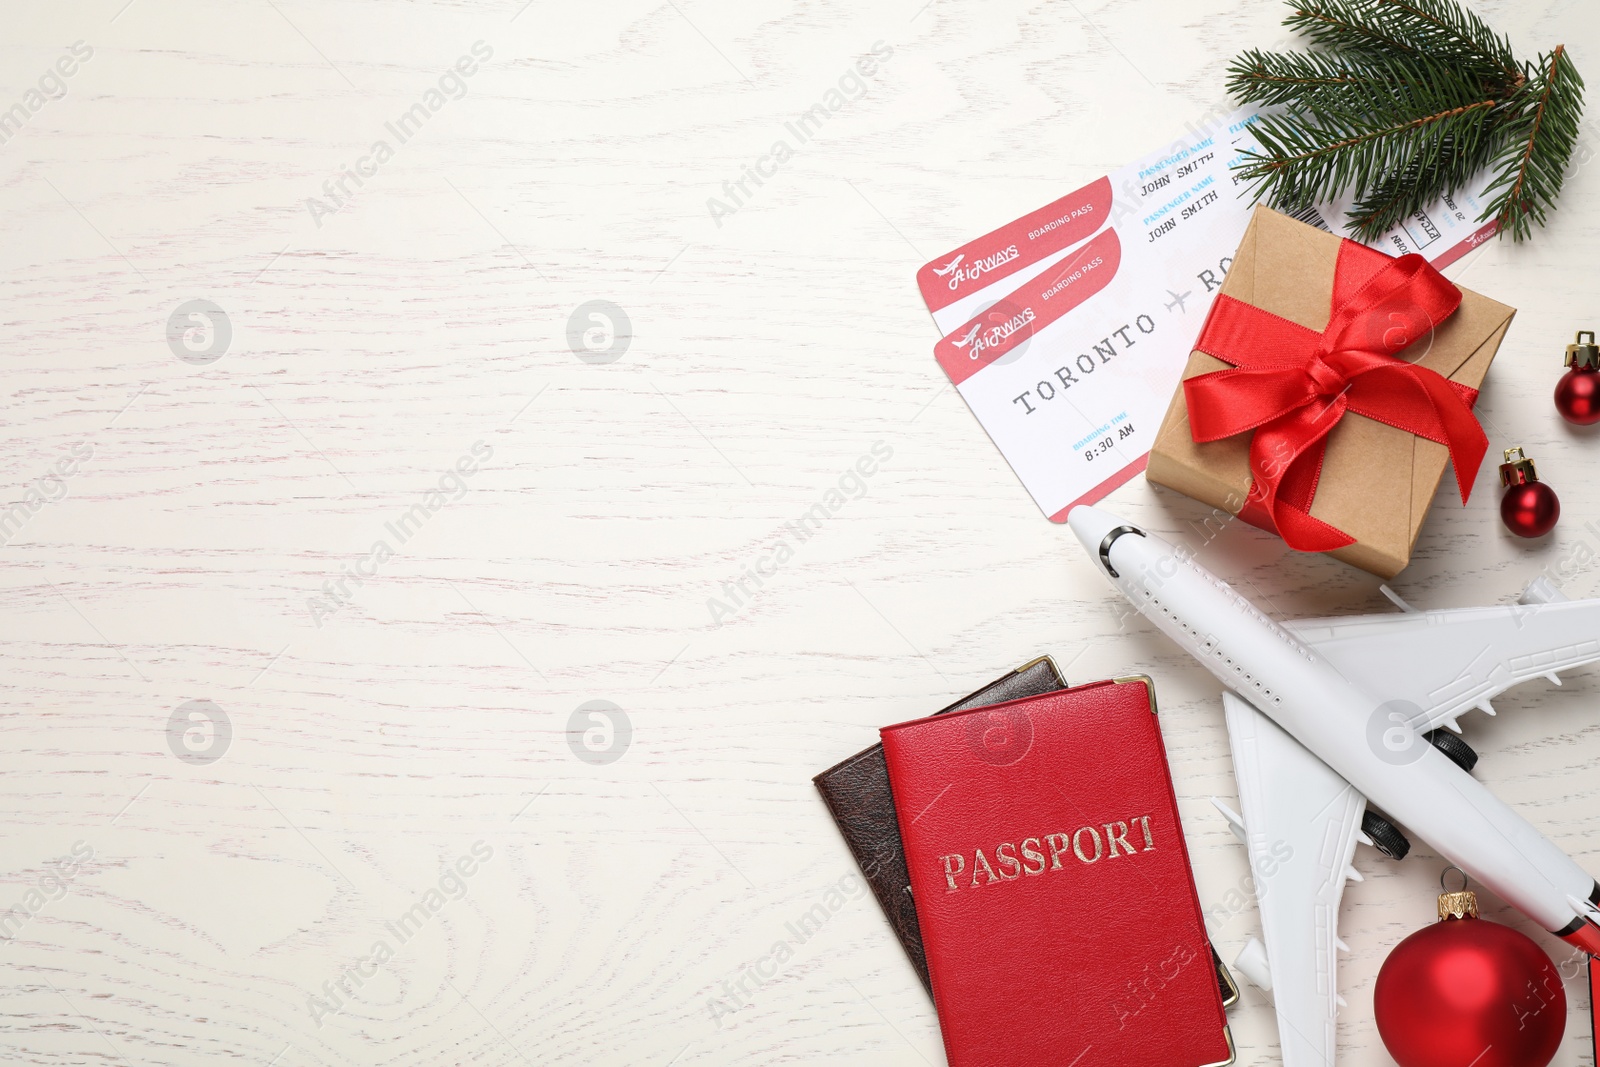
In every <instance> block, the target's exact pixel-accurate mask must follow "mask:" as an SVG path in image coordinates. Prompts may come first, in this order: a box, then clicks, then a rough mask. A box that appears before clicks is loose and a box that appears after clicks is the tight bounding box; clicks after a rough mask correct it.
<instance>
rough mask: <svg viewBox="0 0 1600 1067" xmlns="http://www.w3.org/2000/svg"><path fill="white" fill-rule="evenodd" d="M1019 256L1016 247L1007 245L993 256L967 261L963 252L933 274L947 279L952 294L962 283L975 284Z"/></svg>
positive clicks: (936, 268)
mask: <svg viewBox="0 0 1600 1067" xmlns="http://www.w3.org/2000/svg"><path fill="white" fill-rule="evenodd" d="M1021 256H1022V253H1021V252H1019V251H1017V246H1016V245H1007V246H1006V247H1004V248H1002V249H1001V250H1000V251H998V252H996V253H994V254H993V255H989V256H979V257H978V258H977V259H967V254H966V253H965V252H963V253H961V254H960V255H958V256H956V258H954V259H952V260H951V261H950V262H948V263H946V264H945V265H944V266H942V267H934V268H933V273H934V274H937V275H938V276H939V277H941V278H949V279H950V281H949V286H950V289H951V291H952V292H953V291H954V290H956V289H959V288H960V287H961V283H962V282H975V281H977V280H978V279H979V278H981V277H983V276H984V275H985V274H988V273H989V272H990V271H992V270H995V269H996V268H998V267H1003V266H1005V265H1006V264H1007V263H1010V262H1011V261H1012V260H1014V259H1019V258H1021Z"/></svg>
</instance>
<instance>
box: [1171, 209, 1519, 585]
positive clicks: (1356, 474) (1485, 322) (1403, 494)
mask: <svg viewBox="0 0 1600 1067" xmlns="http://www.w3.org/2000/svg"><path fill="white" fill-rule="evenodd" d="M1341 244H1342V242H1341V239H1340V238H1339V237H1337V236H1335V235H1334V234H1331V233H1328V232H1326V231H1324V230H1320V229H1317V228H1316V227H1313V226H1308V225H1306V224H1304V223H1301V222H1297V221H1295V220H1294V219H1291V218H1288V217H1286V216H1284V215H1280V214H1278V213H1277V212H1275V211H1271V210H1269V209H1267V208H1264V207H1258V208H1256V210H1255V213H1254V215H1253V216H1252V218H1251V220H1250V224H1249V227H1248V228H1247V229H1246V230H1245V234H1244V238H1243V240H1242V241H1241V242H1240V244H1239V250H1238V252H1237V254H1236V255H1235V256H1234V259H1233V263H1232V265H1231V266H1230V267H1229V270H1228V274H1227V277H1226V278H1225V279H1224V280H1223V283H1222V287H1221V289H1220V291H1219V295H1224V294H1225V295H1227V296H1230V297H1232V298H1233V299H1235V300H1238V301H1242V302H1244V303H1246V304H1249V305H1252V306H1253V307H1255V308H1259V309H1261V310H1263V311H1266V312H1270V313H1272V314H1273V315H1276V316H1279V317H1281V318H1283V319H1288V320H1290V322H1292V323H1296V324H1298V325H1299V326H1302V327H1306V328H1308V329H1310V330H1314V331H1318V332H1321V331H1324V330H1326V329H1327V328H1328V326H1329V319H1330V315H1331V301H1332V298H1333V293H1334V284H1335V268H1336V266H1337V265H1338V264H1339V262H1340V254H1341V253H1340V249H1341ZM1352 254H1354V253H1352ZM1460 293H1461V302H1460V305H1459V307H1457V308H1456V310H1455V312H1454V313H1453V314H1448V316H1447V317H1445V318H1444V319H1443V320H1442V321H1440V322H1437V323H1436V324H1435V325H1434V328H1433V329H1432V330H1431V331H1429V332H1427V333H1426V334H1424V335H1422V336H1420V337H1418V338H1417V340H1415V341H1414V342H1413V343H1411V344H1410V345H1409V346H1407V347H1405V348H1403V349H1401V350H1400V351H1399V352H1398V353H1396V354H1395V358H1398V359H1402V360H1405V361H1407V362H1411V363H1414V364H1415V365H1416V366H1418V367H1425V368H1428V369H1431V370H1433V371H1436V372H1438V374H1440V375H1442V376H1444V377H1445V378H1448V379H1450V380H1451V381H1452V382H1455V383H1458V384H1459V385H1460V386H1465V387H1468V388H1470V389H1472V390H1476V389H1477V388H1478V386H1479V385H1481V383H1482V382H1483V378H1484V375H1485V374H1486V373H1487V372H1488V370H1489V364H1490V362H1492V361H1493V359H1494V356H1495V352H1496V350H1497V349H1498V348H1499V347H1500V342H1501V340H1502V339H1503V338H1504V337H1505V333H1506V329H1507V328H1508V327H1509V326H1510V325H1511V318H1512V316H1513V315H1515V314H1516V311H1515V309H1513V308H1510V307H1507V306H1506V305H1504V304H1501V303H1498V302H1497V301H1494V300H1490V299H1489V298H1488V297H1485V296H1481V295H1479V294H1477V293H1474V292H1472V291H1470V290H1467V289H1461V290H1460ZM1216 314H1217V308H1216V307H1213V309H1212V315H1216ZM1291 329H1292V328H1291ZM1204 336H1205V333H1204V332H1203V333H1202V338H1204ZM1199 343H1202V342H1197V344H1199ZM1211 347H1216V346H1215V345H1212V346H1211ZM1231 365H1232V364H1230V363H1228V362H1225V361H1223V360H1221V359H1218V358H1216V357H1215V356H1212V355H1207V354H1206V353H1205V352H1202V351H1199V350H1198V348H1197V349H1196V350H1195V351H1193V352H1192V353H1191V354H1190V356H1189V362H1188V365H1187V367H1186V368H1185V370H1184V374H1183V378H1184V381H1188V380H1189V379H1192V378H1196V377H1198V376H1200V375H1204V374H1209V373H1211V372H1214V371H1222V370H1227V369H1229V367H1230V366H1231ZM1251 437H1252V434H1251V433H1249V432H1246V433H1241V434H1238V435H1236V436H1233V437H1228V438H1224V439H1222V440H1213V441H1208V442H1206V443H1200V442H1197V441H1195V439H1194V436H1193V430H1192V426H1191V421H1190V411H1189V406H1188V400H1187V398H1186V396H1185V390H1184V388H1183V387H1181V386H1180V388H1179V389H1178V390H1177V391H1176V393H1175V394H1174V396H1173V399H1172V404H1171V406H1170V407H1169V408H1168V409H1167V414H1166V418H1165V419H1164V420H1163V421H1162V424H1161V429H1160V431H1159V433H1158V434H1157V437H1156V441H1155V444H1154V446H1153V447H1152V448H1151V450H1150V460H1149V467H1148V469H1147V473H1146V477H1148V478H1149V480H1150V481H1152V482H1156V483H1158V484H1161V485H1165V486H1168V487H1170V488H1172V489H1176V490H1178V491H1179V492H1180V493H1183V494H1185V495H1186V496H1190V497H1194V498H1195V499H1197V500H1201V501H1204V502H1205V503H1207V504H1211V505H1213V506H1215V507H1218V508H1221V509H1223V510H1225V511H1227V512H1229V513H1230V514H1235V515H1237V514H1239V513H1240V511H1241V509H1243V510H1244V511H1245V514H1244V515H1243V516H1241V517H1243V518H1245V519H1246V520H1247V521H1251V522H1253V523H1255V524H1256V525H1261V526H1262V527H1263V528H1264V529H1272V528H1273V523H1272V521H1271V517H1270V515H1267V513H1266V512H1265V511H1264V510H1263V509H1261V508H1260V507H1252V508H1246V504H1247V502H1249V501H1250V499H1251V497H1250V494H1251V491H1252V485H1253V483H1254V479H1253V478H1252V475H1251V470H1250V442H1251ZM1449 458H1450V453H1449V450H1448V449H1447V448H1446V446H1445V445H1444V444H1441V443H1437V442H1436V441H1433V440H1428V439H1427V438H1425V437H1420V436H1417V435H1416V434H1414V433H1411V432H1408V431H1407V430H1403V429H1399V428H1397V427H1396V426H1392V425H1387V424H1385V423H1383V422H1379V421H1376V420H1375V419H1372V418H1368V417H1366V416H1363V415H1359V414H1356V413H1355V412H1354V411H1347V412H1346V413H1345V415H1344V417H1343V418H1342V419H1341V420H1340V421H1339V422H1338V424H1337V425H1336V426H1335V427H1334V428H1333V430H1332V432H1331V433H1329V434H1328V436H1327V441H1326V454H1325V457H1324V459H1323V463H1322V468H1321V474H1320V477H1318V478H1317V480H1316V482H1315V486H1316V487H1315V493H1314V495H1313V496H1312V498H1311V505H1310V508H1309V511H1310V514H1311V516H1312V517H1313V518H1315V519H1320V520H1322V521H1323V522H1326V523H1328V524H1330V525H1331V526H1333V527H1336V528H1337V529H1338V530H1339V531H1343V532H1344V533H1345V534H1348V535H1349V536H1350V537H1352V538H1354V543H1352V544H1349V545H1347V546H1345V547H1343V548H1337V549H1334V550H1332V551H1331V552H1329V553H1328V554H1330V555H1332V556H1333V557H1334V558H1336V559H1340V560H1343V561H1344V562H1346V563H1349V564H1352V565H1354V566H1357V567H1360V568H1362V569H1363V570H1367V571H1371V572H1372V573H1374V574H1377V575H1380V576H1382V577H1385V578H1391V577H1393V576H1394V575H1396V574H1398V573H1399V572H1400V571H1401V570H1402V569H1403V568H1404V567H1405V566H1406V564H1407V562H1409V560H1410V558H1411V551H1412V548H1413V547H1414V546H1415V544H1416V541H1417V535H1418V533H1419V532H1420V531H1421V529H1422V520H1423V519H1424V518H1425V517H1426V515H1427V513H1428V507H1429V505H1430V504H1431V503H1432V502H1433V497H1434V493H1435V491H1436V490H1437V489H1438V487H1439V482H1440V480H1441V479H1442V478H1443V476H1444V472H1445V466H1446V464H1447V462H1448V461H1449ZM1460 473H1461V474H1462V475H1463V476H1464V479H1465V480H1466V484H1468V485H1471V484H1472V481H1471V480H1472V479H1473V478H1474V477H1475V476H1476V474H1477V471H1476V469H1474V470H1471V471H1464V472H1460ZM1260 499H1261V496H1260V492H1259V488H1258V489H1257V496H1256V501H1257V502H1259V500H1260ZM1262 520H1264V521H1262ZM1273 532H1276V530H1274V531H1273Z"/></svg>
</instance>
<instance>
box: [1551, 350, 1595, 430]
mask: <svg viewBox="0 0 1600 1067" xmlns="http://www.w3.org/2000/svg"><path fill="white" fill-rule="evenodd" d="M1586 337H1587V338H1588V340H1587V341H1585V340H1584V338H1586ZM1566 363H1567V367H1568V368H1569V369H1568V371H1567V373H1565V374H1563V375H1562V376H1561V380H1560V381H1559V382H1557V383H1556V410H1557V411H1559V412H1561V417H1562V418H1563V419H1566V420H1567V421H1568V422H1572V423H1577V424H1578V425H1579V426H1592V425H1593V424H1595V423H1597V422H1600V346H1597V345H1596V344H1595V343H1594V331H1592V330H1580V331H1578V337H1577V340H1576V341H1574V342H1573V343H1572V344H1570V345H1568V346H1567V360H1566Z"/></svg>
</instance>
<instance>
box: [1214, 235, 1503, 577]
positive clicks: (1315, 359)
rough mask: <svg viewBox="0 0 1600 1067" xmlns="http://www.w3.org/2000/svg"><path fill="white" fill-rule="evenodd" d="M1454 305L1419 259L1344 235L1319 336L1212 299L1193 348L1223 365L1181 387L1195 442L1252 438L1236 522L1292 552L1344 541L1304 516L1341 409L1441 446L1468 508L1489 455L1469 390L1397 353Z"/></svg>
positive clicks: (1448, 290) (1457, 295) (1447, 288)
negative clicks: (1273, 534) (1245, 494)
mask: <svg viewBox="0 0 1600 1067" xmlns="http://www.w3.org/2000/svg"><path fill="white" fill-rule="evenodd" d="M1460 303H1461V290H1459V289H1457V288H1456V287H1455V286H1454V285H1452V284H1450V282H1449V281H1447V280H1446V279H1445V278H1444V276H1443V275H1441V274H1440V273H1439V272H1438V271H1437V270H1435V269H1434V268H1433V266H1432V264H1430V263H1428V261H1427V260H1425V259H1423V258H1422V257H1421V256H1419V255H1407V256H1401V257H1400V258H1399V259H1393V258H1391V257H1389V256H1386V255H1384V254H1383V253H1382V252H1378V251H1376V250H1374V249H1371V248H1368V247H1366V246H1365V245H1359V244H1356V243H1355V242H1353V241H1348V240H1347V241H1344V242H1342V244H1341V246H1340V248H1339V260H1338V264H1337V265H1336V267H1335V269H1334V281H1333V300H1332V312H1331V314H1330V315H1329V317H1328V326H1327V328H1326V329H1324V330H1323V331H1321V332H1320V333H1319V332H1317V331H1316V330H1310V329H1307V328H1306V327H1304V326H1301V325H1299V324H1298V323H1293V322H1290V321H1289V320H1288V319H1284V318H1281V317H1279V316H1277V315H1274V314H1271V313H1270V312H1266V311H1262V310H1261V309H1260V308H1257V307H1252V306H1251V305H1249V304H1246V303H1243V302H1242V301H1239V300H1234V299H1233V298H1231V297H1228V296H1218V297H1217V301H1216V303H1215V304H1213V305H1212V307H1211V314H1210V315H1209V316H1208V317H1207V318H1206V324H1205V327H1204V328H1203V329H1202V330H1201V332H1200V340H1199V341H1197V342H1196V343H1195V348H1196V349H1197V350H1199V351H1201V352H1205V353H1207V354H1208V355H1212V356H1215V357H1216V358H1218V359H1220V360H1222V361H1223V362H1225V363H1229V364H1232V367H1231V368H1230V369H1228V370H1219V371H1214V372H1212V373H1210V374H1202V375H1199V376H1197V377H1194V378H1190V379H1189V380H1188V381H1186V382H1184V383H1183V392H1184V396H1185V398H1186V399H1187V400H1188V404H1189V425H1190V430H1191V432H1192V433H1193V435H1194V439H1195V440H1196V441H1198V442H1206V441H1217V440H1221V439H1222V438H1225V437H1232V436H1234V435H1235V434H1241V433H1248V432H1249V431H1251V430H1254V431H1255V435H1254V437H1252V438H1251V441H1250V473H1251V474H1252V475H1253V476H1254V477H1255V484H1254V485H1252V486H1251V488H1250V495H1249V498H1248V499H1247V500H1246V502H1245V506H1244V508H1243V509H1242V510H1241V511H1240V512H1239V514H1240V516H1241V517H1242V518H1244V519H1245V520H1246V521H1248V522H1252V523H1254V524H1255V525H1258V526H1261V527H1263V528H1264V529H1268V530H1272V529H1276V531H1277V532H1278V533H1279V534H1280V535H1281V536H1282V537H1283V539H1284V541H1285V542H1286V543H1287V544H1288V545H1289V546H1290V547H1291V548H1296V549H1299V550H1300V551H1302V552H1326V551H1328V550H1329V549H1334V548H1342V547H1344V546H1345V545H1348V544H1352V543H1354V540H1355V539H1354V538H1352V537H1350V536H1349V535H1348V534H1346V533H1345V532H1344V531H1342V530H1339V529H1337V528H1336V527H1334V526H1332V525H1330V524H1328V523H1326V522H1323V521H1322V520H1321V519H1317V518H1313V517H1312V515H1311V510H1310V509H1311V500H1312V497H1314V496H1315V495H1316V491H1317V480H1318V478H1319V477H1320V476H1321V474H1322V461H1323V457H1324V454H1325V453H1326V450H1327V437H1328V434H1329V433H1330V432H1331V431H1332V430H1333V428H1334V427H1335V426H1337V425H1338V423H1339V420H1340V419H1342V418H1344V416H1345V413H1346V412H1347V411H1353V412H1355V413H1356V414H1358V415H1365V416H1366V417H1367V418H1369V419H1376V420H1377V421H1378V422H1382V423H1386V424H1388V425H1390V426H1393V427H1396V428H1397V429H1401V430H1405V431H1407V432H1409V433H1413V434H1416V435H1417V436H1418V437H1426V438H1427V439H1428V440H1430V441H1435V442H1438V443H1439V444H1442V445H1444V446H1445V447H1446V448H1448V449H1449V450H1450V460H1451V463H1452V464H1453V465H1454V467H1455V476H1456V486H1457V488H1458V489H1460V491H1461V502H1462V503H1463V504H1464V503H1466V501H1467V496H1468V495H1469V494H1470V493H1471V492H1472V483H1473V480H1474V479H1475V478H1476V477H1477V472H1478V467H1479V465H1480V464H1481V463H1482V462H1483V456H1484V453H1485V452H1486V451H1488V448H1489V440H1488V438H1487V437H1485V436H1484V433H1483V429H1482V428H1481V427H1480V426H1479V425H1478V420H1477V419H1475V418H1473V416H1472V407H1471V406H1472V404H1473V402H1474V401H1475V400H1477V397H1478V391H1477V390H1476V389H1470V388H1468V387H1466V386H1464V385H1461V384H1459V383H1457V382H1452V381H1450V380H1449V379H1448V378H1445V377H1444V376H1443V375H1441V374H1439V373H1438V372H1436V371H1433V370H1429V369H1428V368H1426V367H1419V366H1417V365H1415V364H1412V363H1408V362H1406V361H1405V360H1403V359H1398V358H1396V357H1395V353H1398V352H1400V351H1401V350H1402V349H1404V348H1405V347H1406V346H1408V345H1410V344H1411V343H1412V342H1413V341H1416V340H1418V339H1419V338H1421V337H1423V336H1425V335H1426V334H1427V333H1428V331H1429V330H1431V329H1433V327H1434V326H1436V325H1437V324H1438V323H1440V322H1442V321H1444V320H1445V319H1446V318H1448V317H1449V316H1450V315H1451V314H1452V313H1454V312H1455V310H1456V308H1457V307H1458V306H1459V305H1460Z"/></svg>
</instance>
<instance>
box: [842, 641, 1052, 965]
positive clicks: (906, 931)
mask: <svg viewBox="0 0 1600 1067" xmlns="http://www.w3.org/2000/svg"><path fill="white" fill-rule="evenodd" d="M1066 687H1067V683H1066V681H1065V680H1064V679H1062V677H1061V672H1060V671H1059V670H1057V669H1056V665H1055V661H1054V660H1052V659H1051V658H1050V657H1049V656H1040V657H1039V658H1038V659H1036V660H1034V661H1032V662H1031V663H1026V664H1024V665H1022V666H1021V667H1018V668H1017V669H1016V670H1014V671H1011V672H1010V673H1008V674H1006V675H1005V676H1003V677H1000V678H996V679H995V680H994V681H992V682H990V683H989V684H988V685H986V686H984V687H983V688H982V689H979V690H978V691H977V692H976V693H972V694H971V695H969V696H966V697H964V698H962V699H961V700H958V701H956V702H955V703H954V704H951V705H950V706H949V707H947V708H941V709H940V710H939V711H937V712H935V713H934V714H936V715H943V714H945V713H946V712H950V711H965V710H966V709H968V708H978V707H983V706H985V705H988V704H1003V703H1005V702H1006V701H1008V700H1020V699H1022V698H1023V697H1031V696H1038V695H1039V694H1041V693H1053V692H1056V691H1057V690H1061V689H1065V688H1066ZM812 781H813V782H814V783H815V784H816V787H817V791H818V792H819V793H821V794H822V799H823V801H824V802H825V803H826V804H827V805H828V811H829V813H830V814H832V815H833V821H834V822H836V823H838V824H839V832H840V833H841V834H843V835H844V840H845V844H847V845H849V846H850V852H851V854H852V855H854V856H855V859H856V863H857V864H859V865H860V867H861V873H862V874H864V875H866V876H867V884H868V885H870V886H872V895H873V896H875V897H877V898H878V906H879V907H881V908H882V909H883V914H884V915H885V916H886V917H887V918H888V920H889V925H890V926H892V927H894V933H895V936H896V937H898V938H899V939H900V944H901V946H902V947H903V948H904V949H905V950H906V955H907V956H908V957H910V959H911V966H912V967H914V968H916V971H917V976H918V977H919V978H921V979H922V986H923V988H924V989H927V990H928V992H929V995H930V996H931V995H932V992H933V986H932V985H931V984H930V982H929V980H928V959H927V956H926V955H925V954H924V953H923V949H922V931H921V930H920V929H919V928H918V926H917V910H916V905H915V904H914V903H913V902H912V900H911V875H910V873H909V872H908V871H907V870H906V854H905V850H904V847H903V846H902V845H901V843H900V822H899V820H898V819H897V818H895V813H894V796H893V794H892V793H890V791H889V766H888V764H887V763H886V762H885V761H884V756H883V744H882V743H881V742H880V743H878V744H876V745H873V746H872V747H871V748H869V749H866V750H865V751H862V752H857V753H856V754H855V755H854V756H851V757H850V758H849V759H847V760H845V761H844V762H843V763H840V764H837V765H836V766H833V767H830V768H828V769H827V770H825V771H823V772H822V773H821V774H819V775H817V776H816V777H815V778H813V779H812Z"/></svg>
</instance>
